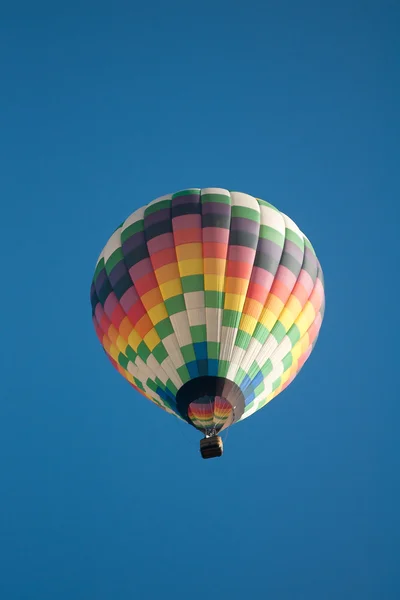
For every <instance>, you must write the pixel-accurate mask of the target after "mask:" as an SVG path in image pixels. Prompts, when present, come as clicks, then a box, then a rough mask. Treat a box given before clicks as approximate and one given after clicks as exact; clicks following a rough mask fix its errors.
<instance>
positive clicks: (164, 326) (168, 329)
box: [154, 319, 174, 340]
mask: <svg viewBox="0 0 400 600" xmlns="http://www.w3.org/2000/svg"><path fill="white" fill-rule="evenodd" d="M154 328H155V330H156V331H157V333H158V335H159V337H160V338H161V339H162V340H163V339H164V338H166V337H168V336H169V335H171V333H174V330H173V328H172V324H171V321H170V320H169V319H163V320H162V321H160V322H159V323H157V325H155V326H154Z"/></svg>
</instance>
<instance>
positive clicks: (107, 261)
mask: <svg viewBox="0 0 400 600" xmlns="http://www.w3.org/2000/svg"><path fill="white" fill-rule="evenodd" d="M91 300H92V307H93V322H94V326H95V329H96V333H97V336H98V338H99V340H100V342H101V344H102V346H103V347H104V350H105V352H106V354H107V356H108V357H109V359H110V361H111V363H112V364H113V365H114V367H115V368H116V369H117V370H118V371H119V372H120V373H121V375H123V376H124V377H125V378H126V379H127V380H128V381H129V383H130V384H131V385H132V386H133V387H134V388H135V389H136V390H137V391H139V392H140V393H141V394H143V395H144V396H146V398H148V399H149V400H151V401H152V402H154V403H155V404H157V405H158V406H160V407H161V408H163V409H164V410H166V411H167V412H170V413H172V414H174V415H176V416H177V417H179V418H180V419H183V420H185V421H187V422H188V423H189V424H191V425H193V426H194V427H196V428H197V429H199V430H201V431H203V432H204V433H205V434H206V435H214V434H216V433H218V432H219V431H221V430H222V429H224V428H226V427H228V426H229V425H231V424H233V423H235V422H237V421H240V420H243V419H245V418H246V417H248V416H250V415H252V414H253V413H255V412H256V411H258V410H259V409H260V408H262V407H263V406H265V405H266V404H267V402H269V401H270V400H271V399H272V398H274V397H275V396H277V395H278V394H279V393H280V392H281V391H282V390H284V389H285V388H286V387H287V386H288V385H289V384H290V383H291V382H292V381H293V379H294V378H295V377H296V375H297V374H298V372H299V371H300V369H301V368H302V366H303V364H304V363H305V361H306V360H307V358H308V357H309V356H310V353H311V351H312V349H313V347H314V345H315V342H316V340H317V336H318V333H319V330H320V327H321V322H322V319H323V311H324V286H323V275H322V271H321V267H320V264H319V262H318V260H317V258H316V256H315V252H314V250H313V248H312V246H311V244H310V242H309V241H308V239H307V238H306V237H305V235H304V234H303V233H302V232H301V231H300V230H299V228H298V227H297V226H296V225H295V223H293V221H292V220H291V219H290V218H289V217H287V216H286V215H284V214H283V213H281V212H280V211H279V210H277V209H276V208H274V207H273V206H272V205H271V204H269V203H268V202H265V201H263V200H260V199H258V198H254V197H252V196H249V195H248V194H243V193H239V192H229V191H227V190H224V189H219V188H207V189H188V190H184V191H180V192H178V193H176V194H171V195H168V196H163V197H161V198H157V199H156V200H154V201H153V202H150V204H148V205H147V206H144V207H142V208H139V209H138V210H136V211H135V212H134V213H133V214H132V215H131V216H130V217H128V219H126V221H124V223H123V224H122V225H121V226H120V227H118V229H117V230H116V231H115V232H114V234H113V235H112V236H111V238H110V239H109V241H108V243H107V245H106V246H105V248H104V250H103V252H102V253H101V255H100V258H99V260H98V263H97V266H96V270H95V274H94V277H93V283H92V287H91Z"/></svg>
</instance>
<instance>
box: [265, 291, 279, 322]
mask: <svg viewBox="0 0 400 600" xmlns="http://www.w3.org/2000/svg"><path fill="white" fill-rule="evenodd" d="M283 307H284V304H283V302H282V300H281V299H280V298H278V296H275V294H270V295H269V296H268V300H267V303H266V305H265V308H266V309H269V310H270V311H272V312H273V313H275V315H276V318H278V317H279V315H280V314H281V312H282V308H283Z"/></svg>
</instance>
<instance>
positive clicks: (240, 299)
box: [224, 294, 246, 312]
mask: <svg viewBox="0 0 400 600" xmlns="http://www.w3.org/2000/svg"><path fill="white" fill-rule="evenodd" d="M245 300H246V296H241V295H240V294H225V304H224V308H226V309H228V310H236V311H238V312H240V311H241V310H242V308H243V305H244V301H245Z"/></svg>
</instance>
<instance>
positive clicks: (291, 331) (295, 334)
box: [287, 324, 300, 346]
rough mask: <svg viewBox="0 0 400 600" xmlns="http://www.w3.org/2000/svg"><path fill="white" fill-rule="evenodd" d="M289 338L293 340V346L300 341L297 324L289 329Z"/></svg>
mask: <svg viewBox="0 0 400 600" xmlns="http://www.w3.org/2000/svg"><path fill="white" fill-rule="evenodd" d="M287 335H288V338H289V339H290V341H291V342H292V346H294V345H295V343H296V342H298V341H299V339H300V330H299V328H298V327H297V325H296V324H294V325H292V326H291V328H290V329H289V331H288V334H287Z"/></svg>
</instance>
